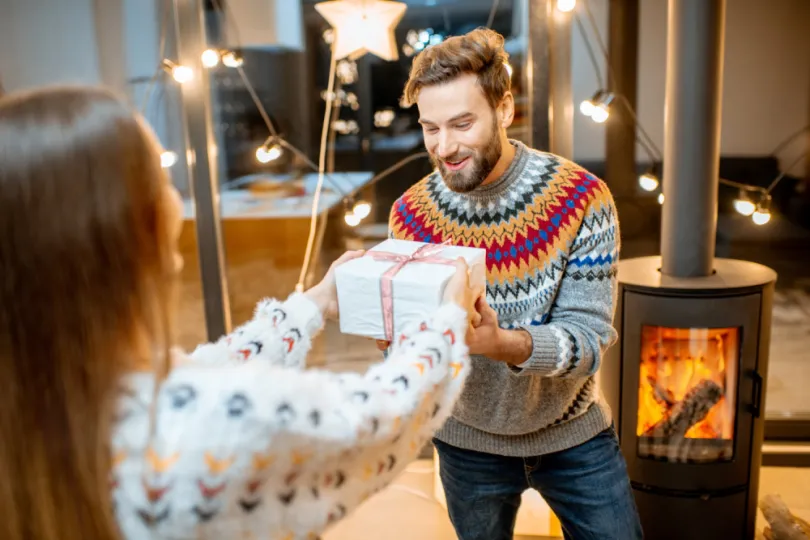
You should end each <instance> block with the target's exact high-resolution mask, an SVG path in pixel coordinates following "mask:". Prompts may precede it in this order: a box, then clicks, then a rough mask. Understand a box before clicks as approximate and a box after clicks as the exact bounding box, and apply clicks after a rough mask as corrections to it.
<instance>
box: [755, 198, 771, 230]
mask: <svg viewBox="0 0 810 540" xmlns="http://www.w3.org/2000/svg"><path fill="white" fill-rule="evenodd" d="M770 206H771V196H770V195H767V196H766V197H764V198H763V199H762V200H761V201H760V202H759V204H758V205H757V209H756V211H754V213H753V214H751V220H752V221H753V222H754V223H755V224H757V225H765V224H766V223H768V222H769V221H770V220H771V210H770Z"/></svg>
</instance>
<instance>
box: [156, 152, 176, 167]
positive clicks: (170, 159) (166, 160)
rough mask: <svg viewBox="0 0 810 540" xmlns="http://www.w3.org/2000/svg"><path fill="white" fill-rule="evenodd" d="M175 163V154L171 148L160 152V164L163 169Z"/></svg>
mask: <svg viewBox="0 0 810 540" xmlns="http://www.w3.org/2000/svg"><path fill="white" fill-rule="evenodd" d="M175 163H177V154H175V153H174V152H172V151H171V150H167V151H165V152H163V153H162V154H160V166H161V167H163V168H164V169H168V168H169V167H171V166H172V165H174V164H175Z"/></svg>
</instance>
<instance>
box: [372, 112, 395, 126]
mask: <svg viewBox="0 0 810 540" xmlns="http://www.w3.org/2000/svg"><path fill="white" fill-rule="evenodd" d="M396 117H397V115H396V113H395V112H394V111H393V110H392V109H383V110H381V111H377V112H375V113H374V125H375V126H376V127H379V128H387V127H389V126H390V125H391V124H392V123H393V122H394V118H396Z"/></svg>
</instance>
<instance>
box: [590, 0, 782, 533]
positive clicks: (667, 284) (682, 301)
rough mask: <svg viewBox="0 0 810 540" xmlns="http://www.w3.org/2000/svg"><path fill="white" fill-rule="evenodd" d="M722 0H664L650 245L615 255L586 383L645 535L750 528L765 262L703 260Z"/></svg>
mask: <svg viewBox="0 0 810 540" xmlns="http://www.w3.org/2000/svg"><path fill="white" fill-rule="evenodd" d="M724 15H725V0H669V13H668V34H667V36H668V38H667V39H668V43H667V85H666V101H667V106H666V118H665V151H664V154H665V156H664V178H663V187H664V206H663V209H662V212H663V214H662V234H661V252H662V255H661V257H647V258H640V259H632V260H628V261H623V262H622V263H620V265H619V273H618V280H619V302H618V309H617V313H616V319H615V324H616V327H617V329H618V331H619V336H620V338H619V343H618V344H617V345H616V346H615V347H613V348H612V349H611V350H610V351H609V352H608V355H607V357H606V358H605V360H604V362H603V364H602V368H601V373H600V381H601V385H602V390H603V393H604V395H605V398H606V399H607V401H608V403H609V404H610V405H611V408H612V410H613V412H614V417H615V421H616V424H617V428H618V433H619V436H620V441H621V448H622V452H623V453H624V456H625V459H626V460H627V465H628V473H629V475H630V480H631V483H632V486H633V489H634V493H635V497H636V503H637V505H638V508H639V513H640V515H641V522H642V527H643V529H644V532H645V536H646V537H647V538H649V539H652V540H669V539H672V540H686V539H689V540H703V539H706V540H719V539H723V540H732V539H753V538H754V534H755V528H754V526H755V519H756V508H757V496H758V493H757V491H758V488H759V466H760V460H761V446H762V440H763V432H764V418H763V404H764V399H765V382H764V381H765V378H766V374H767V368H768V348H769V339H770V326H771V319H770V315H771V305H772V298H773V291H774V284H775V281H776V274H775V272H773V271H772V270H770V269H769V268H766V267H764V266H761V265H759V264H755V263H750V262H745V261H735V260H726V259H715V258H714V252H715V232H716V224H717V189H718V166H719V141H720V129H719V128H720V95H721V86H722V84H721V83H722V58H723V24H724Z"/></svg>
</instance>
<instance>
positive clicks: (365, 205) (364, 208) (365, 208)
mask: <svg viewBox="0 0 810 540" xmlns="http://www.w3.org/2000/svg"><path fill="white" fill-rule="evenodd" d="M352 210H353V213H354V215H355V216H357V217H359V218H360V219H366V218H367V217H368V216H369V214H371V203H369V202H366V201H358V202H357V204H355V205H354V208H353V209H352Z"/></svg>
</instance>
